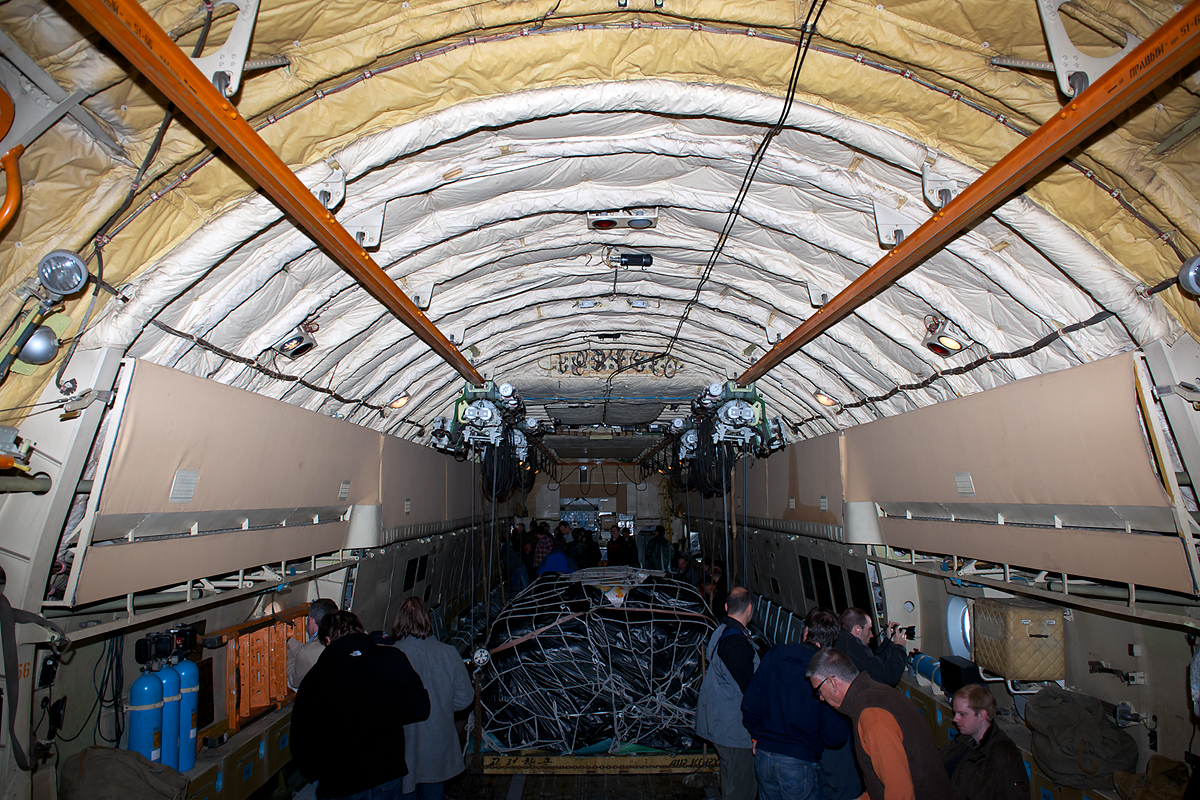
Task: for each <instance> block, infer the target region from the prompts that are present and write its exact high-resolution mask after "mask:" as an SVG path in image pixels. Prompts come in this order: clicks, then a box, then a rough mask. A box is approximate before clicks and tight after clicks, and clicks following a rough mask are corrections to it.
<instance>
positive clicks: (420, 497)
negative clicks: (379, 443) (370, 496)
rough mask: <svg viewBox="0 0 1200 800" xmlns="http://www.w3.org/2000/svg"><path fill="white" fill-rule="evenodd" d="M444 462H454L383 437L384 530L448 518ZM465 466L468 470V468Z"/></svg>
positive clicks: (451, 459)
mask: <svg viewBox="0 0 1200 800" xmlns="http://www.w3.org/2000/svg"><path fill="white" fill-rule="evenodd" d="M447 461H449V462H453V461H454V459H453V457H451V456H448V455H446V454H445V453H439V452H438V451H437V450H434V449H432V448H430V447H425V446H424V445H419V444H416V443H415V442H410V441H407V440H405V439H398V438H396V437H395V436H384V437H383V463H382V465H381V466H380V485H381V487H382V490H381V491H382V496H383V527H384V528H394V527H398V526H401V525H419V524H422V523H426V522H441V521H442V520H444V519H449V518H450V517H448V516H447V514H446V498H447V496H448V487H447V486H446V481H447V479H448V477H447V473H446V462H447ZM467 466H468V467H470V465H469V464H468V465H467ZM405 500H410V501H412V506H411V511H410V513H408V514H405V513H404V501H405ZM469 513H470V512H469V510H468V514H469ZM468 514H464V515H463V516H467V515H468Z"/></svg>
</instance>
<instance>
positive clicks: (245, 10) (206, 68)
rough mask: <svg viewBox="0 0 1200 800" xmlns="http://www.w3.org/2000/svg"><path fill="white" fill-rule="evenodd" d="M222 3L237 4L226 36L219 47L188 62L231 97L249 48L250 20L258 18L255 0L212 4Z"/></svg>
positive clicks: (253, 21) (238, 83)
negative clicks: (235, 12)
mask: <svg viewBox="0 0 1200 800" xmlns="http://www.w3.org/2000/svg"><path fill="white" fill-rule="evenodd" d="M222 3H228V4H230V5H234V6H237V9H238V14H237V17H235V18H234V20H233V29H232V30H231V31H229V38H228V39H226V40H225V44H223V45H221V49H220V50H218V51H217V52H215V53H213V54H211V55H207V56H201V57H200V58H193V59H192V63H193V64H195V65H196V69H198V70H200V71H201V72H202V73H204V77H206V78H208V79H209V80H210V81H212V84H213V86H216V87H217V91H219V92H220V93H221V94H223V95H225V96H226V97H233V96H234V95H235V94H237V90H238V89H239V88H241V85H242V70H243V69H244V68H245V65H246V53H248V52H249V51H250V37H251V36H253V35H254V23H255V22H257V21H258V0H221V2H218V3H215V5H221V4H222Z"/></svg>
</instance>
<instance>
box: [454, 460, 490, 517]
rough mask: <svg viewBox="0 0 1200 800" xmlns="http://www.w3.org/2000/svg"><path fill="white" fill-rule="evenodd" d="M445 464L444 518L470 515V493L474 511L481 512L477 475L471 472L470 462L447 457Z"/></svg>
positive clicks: (481, 501)
mask: <svg viewBox="0 0 1200 800" xmlns="http://www.w3.org/2000/svg"><path fill="white" fill-rule="evenodd" d="M445 464H446V466H445V475H446V489H445V492H446V519H466V518H467V517H469V516H471V497H472V495H474V496H475V513H476V514H477V515H478V514H482V513H483V512H482V511H481V510H480V509H482V507H483V499H482V498H480V497H479V476H478V474H475V473H473V471H472V468H471V462H470V461H455V460H454V459H453V458H447V459H446V462H445Z"/></svg>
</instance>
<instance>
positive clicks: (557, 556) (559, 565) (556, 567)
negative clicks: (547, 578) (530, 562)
mask: <svg viewBox="0 0 1200 800" xmlns="http://www.w3.org/2000/svg"><path fill="white" fill-rule="evenodd" d="M574 571H575V565H574V564H573V563H572V562H571V559H570V557H569V556H568V555H567V552H566V548H564V547H563V546H562V543H561V542H559V541H558V540H557V539H555V540H554V545H553V547H552V549H551V550H550V555H548V556H546V560H545V561H543V562H542V566H540V567H539V568H538V575H545V574H546V573H548V572H556V573H559V574H561V575H570V574H571V573H572V572H574Z"/></svg>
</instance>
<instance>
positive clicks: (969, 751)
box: [942, 683, 1029, 800]
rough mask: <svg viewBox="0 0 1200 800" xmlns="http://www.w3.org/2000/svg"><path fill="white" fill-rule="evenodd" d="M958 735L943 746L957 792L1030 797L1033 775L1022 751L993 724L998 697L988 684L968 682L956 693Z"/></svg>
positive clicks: (1017, 799)
mask: <svg viewBox="0 0 1200 800" xmlns="http://www.w3.org/2000/svg"><path fill="white" fill-rule="evenodd" d="M952 703H953V705H954V727H955V728H957V729H958V736H956V737H955V738H954V741H953V742H951V743H950V744H949V745H947V746H946V748H945V749H944V750H942V762H943V763H944V764H945V765H946V773H947V774H948V775H949V776H950V785H951V786H952V787H953V788H954V796H955V797H956V798H961V799H962V800H1027V798H1028V797H1029V775H1028V774H1027V773H1026V772H1025V761H1024V759H1022V758H1021V752H1020V751H1019V750H1017V746H1016V745H1015V744H1013V741H1012V739H1009V738H1008V736H1007V735H1006V734H1005V733H1004V731H1002V730H1000V729H999V728H997V727H996V726H995V725H994V724H993V720H995V719H996V698H995V697H994V696H993V695H992V693H991V691H989V690H988V688H987V687H986V686H981V685H980V684H978V683H971V684H968V685H966V686H964V687H962V688H961V689H959V690H958V691H957V692H955V693H954V698H953V700H952Z"/></svg>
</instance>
